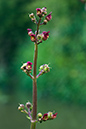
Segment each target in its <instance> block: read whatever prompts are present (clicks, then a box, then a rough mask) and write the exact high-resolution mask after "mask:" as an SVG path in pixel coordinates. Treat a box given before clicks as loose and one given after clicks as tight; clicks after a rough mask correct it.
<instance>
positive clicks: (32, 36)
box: [30, 34, 36, 42]
mask: <svg viewBox="0 0 86 129" xmlns="http://www.w3.org/2000/svg"><path fill="white" fill-rule="evenodd" d="M30 36H31V41H32V42H35V41H36V35H35V34H30Z"/></svg>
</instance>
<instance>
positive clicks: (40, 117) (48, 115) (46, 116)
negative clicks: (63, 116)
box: [38, 112, 57, 123]
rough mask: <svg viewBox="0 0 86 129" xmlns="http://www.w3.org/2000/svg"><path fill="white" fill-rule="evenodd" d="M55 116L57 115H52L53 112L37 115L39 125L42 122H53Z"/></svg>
mask: <svg viewBox="0 0 86 129" xmlns="http://www.w3.org/2000/svg"><path fill="white" fill-rule="evenodd" d="M56 116H57V113H55V114H53V112H48V113H45V114H44V115H42V113H38V121H39V122H40V123H41V122H42V121H47V120H53V119H55V118H56Z"/></svg>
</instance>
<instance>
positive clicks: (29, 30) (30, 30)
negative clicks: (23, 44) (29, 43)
mask: <svg viewBox="0 0 86 129" xmlns="http://www.w3.org/2000/svg"><path fill="white" fill-rule="evenodd" d="M27 31H28V35H29V36H30V35H31V34H33V32H32V29H29V28H28V29H27Z"/></svg>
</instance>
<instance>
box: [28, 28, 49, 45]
mask: <svg viewBox="0 0 86 129" xmlns="http://www.w3.org/2000/svg"><path fill="white" fill-rule="evenodd" d="M27 31H28V35H29V36H30V37H31V41H32V42H36V43H37V44H39V43H42V41H43V40H44V41H45V40H47V39H48V38H49V33H50V31H48V32H46V31H43V32H42V33H41V34H38V35H37V36H36V34H34V33H33V32H32V29H29V28H28V29H27Z"/></svg>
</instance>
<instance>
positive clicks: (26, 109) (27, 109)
mask: <svg viewBox="0 0 86 129" xmlns="http://www.w3.org/2000/svg"><path fill="white" fill-rule="evenodd" d="M32 108H33V106H32V104H31V103H30V102H29V101H28V102H27V103H26V104H25V105H24V104H19V107H18V110H19V111H21V112H23V113H26V114H27V116H26V117H27V118H28V119H30V120H32V116H31V113H32Z"/></svg>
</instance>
